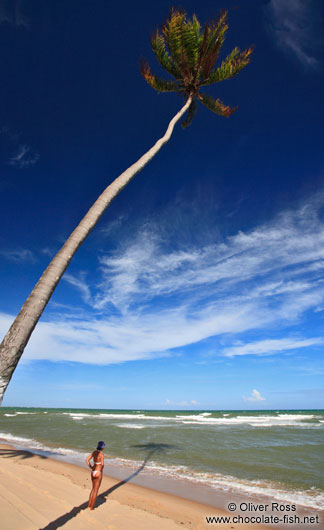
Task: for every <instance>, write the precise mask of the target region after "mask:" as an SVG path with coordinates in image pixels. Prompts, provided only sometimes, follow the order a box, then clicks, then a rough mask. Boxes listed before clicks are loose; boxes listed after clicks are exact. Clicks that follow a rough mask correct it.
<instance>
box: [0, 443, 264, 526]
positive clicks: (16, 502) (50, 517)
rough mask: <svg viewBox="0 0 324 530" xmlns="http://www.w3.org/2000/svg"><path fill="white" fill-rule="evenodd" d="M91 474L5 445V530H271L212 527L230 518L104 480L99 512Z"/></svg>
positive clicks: (1, 480)
mask: <svg viewBox="0 0 324 530" xmlns="http://www.w3.org/2000/svg"><path fill="white" fill-rule="evenodd" d="M90 484H91V480H90V473H89V472H88V471H87V470H86V469H83V468H81V467H78V466H75V465H73V464H66V463H62V462H59V461H56V460H53V459H51V458H47V457H43V456H38V455H34V454H33V453H31V452H28V451H25V450H19V449H15V448H14V447H12V446H10V445H6V444H1V445H0V513H1V528H2V530H35V529H37V530H45V529H46V530H54V529H56V528H62V527H63V528H69V529H78V530H83V529H84V530H85V529H87V530H88V529H93V530H96V529H98V530H99V529H106V530H117V529H118V530H144V529H145V530H146V529H149V530H153V529H154V530H177V529H180V528H190V529H195V530H196V529H197V530H201V529H205V528H213V527H214V528H218V529H225V528H226V529H229V528H230V529H240V528H245V529H246V530H249V529H252V528H254V530H261V529H262V528H268V529H269V528H270V526H268V525H267V526H263V525H258V524H253V525H248V524H226V523H225V524H224V523H217V524H215V523H214V524H208V523H207V522H206V516H216V515H220V516H221V515H229V514H226V513H225V512H222V511H221V510H219V509H215V508H214V507H211V506H208V505H204V504H200V503H197V502H193V501H189V500H186V499H183V498H181V497H176V496H174V495H169V494H166V493H162V492H158V491H155V490H152V489H149V488H144V487H142V486H138V485H135V484H131V483H125V482H123V481H119V480H116V479H114V478H110V477H109V476H107V475H105V476H104V477H103V481H102V484H101V488H100V494H99V497H98V499H97V503H96V509H95V510H94V511H93V512H90V511H89V510H88V509H87V503H88V496H89V492H90Z"/></svg>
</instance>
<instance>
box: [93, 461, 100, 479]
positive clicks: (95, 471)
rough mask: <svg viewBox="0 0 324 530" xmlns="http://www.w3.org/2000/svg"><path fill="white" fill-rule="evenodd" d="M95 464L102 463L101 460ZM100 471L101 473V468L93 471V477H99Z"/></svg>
mask: <svg viewBox="0 0 324 530" xmlns="http://www.w3.org/2000/svg"><path fill="white" fill-rule="evenodd" d="M93 464H94V465H96V464H101V462H93ZM99 473H101V470H99V469H96V470H93V471H91V475H92V476H93V478H95V477H97V476H98V475H99Z"/></svg>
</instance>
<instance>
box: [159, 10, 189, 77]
mask: <svg viewBox="0 0 324 530" xmlns="http://www.w3.org/2000/svg"><path fill="white" fill-rule="evenodd" d="M184 19H185V13H184V12H182V11H177V10H175V9H172V10H171V14H170V16H169V18H168V19H167V21H166V24H164V26H162V33H163V36H164V39H165V42H166V45H167V47H168V49H169V51H170V55H171V57H172V59H173V62H174V63H175V65H176V67H177V68H178V69H179V70H180V71H182V61H183V48H182V36H181V27H182V24H183V22H184Z"/></svg>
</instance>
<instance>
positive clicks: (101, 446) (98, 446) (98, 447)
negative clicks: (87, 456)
mask: <svg viewBox="0 0 324 530" xmlns="http://www.w3.org/2000/svg"><path fill="white" fill-rule="evenodd" d="M104 447H106V444H105V442H98V445H97V450H98V451H99V450H100V449H103V448H104Z"/></svg>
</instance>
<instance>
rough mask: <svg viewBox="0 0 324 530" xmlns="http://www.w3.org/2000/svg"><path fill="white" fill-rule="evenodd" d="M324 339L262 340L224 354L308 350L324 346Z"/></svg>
mask: <svg viewBox="0 0 324 530" xmlns="http://www.w3.org/2000/svg"><path fill="white" fill-rule="evenodd" d="M323 344H324V339H323V338H321V337H315V338H312V339H304V340H298V339H296V340H294V339H292V338H288V339H285V338H284V339H277V340H275V339H272V340H271V339H270V340H260V341H258V342H251V343H248V344H242V345H238V346H232V347H231V348H228V349H227V350H225V351H224V352H223V354H224V355H225V357H235V356H236V355H273V354H275V353H281V352H285V351H288V350H297V349H299V348H307V347H310V346H318V345H323Z"/></svg>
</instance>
